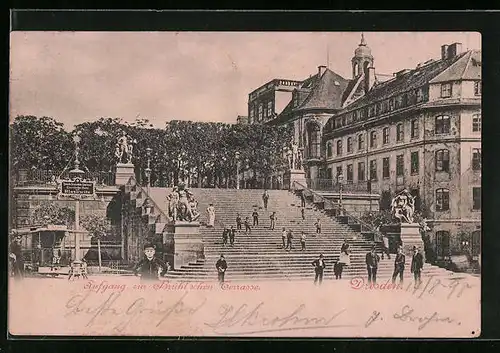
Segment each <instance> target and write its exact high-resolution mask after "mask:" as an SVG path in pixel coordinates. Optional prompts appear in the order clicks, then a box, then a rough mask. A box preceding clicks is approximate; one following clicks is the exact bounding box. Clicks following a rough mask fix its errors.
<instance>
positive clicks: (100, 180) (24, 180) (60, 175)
mask: <svg viewBox="0 0 500 353" xmlns="http://www.w3.org/2000/svg"><path fill="white" fill-rule="evenodd" d="M68 177H69V170H66V171H64V172H61V171H60V170H59V171H58V170H44V169H20V170H18V171H16V172H15V173H13V174H12V179H11V180H12V182H13V184H14V185H15V186H33V185H56V182H57V179H64V178H68ZM81 178H82V179H84V180H92V181H95V182H96V184H97V185H102V186H111V185H114V184H115V173H113V172H109V171H108V172H104V171H102V172H89V171H86V172H84V174H82V176H81Z"/></svg>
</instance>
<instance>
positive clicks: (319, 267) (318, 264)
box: [312, 254, 326, 284]
mask: <svg viewBox="0 0 500 353" xmlns="http://www.w3.org/2000/svg"><path fill="white" fill-rule="evenodd" d="M312 265H313V266H314V272H315V273H316V276H314V284H317V283H318V281H319V284H321V283H322V282H323V271H324V270H325V267H326V263H325V260H323V254H320V255H319V258H317V259H316V260H314V261H313V262H312Z"/></svg>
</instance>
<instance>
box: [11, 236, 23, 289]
mask: <svg viewBox="0 0 500 353" xmlns="http://www.w3.org/2000/svg"><path fill="white" fill-rule="evenodd" d="M21 239H22V237H21V236H20V235H17V236H16V237H15V238H14V241H13V242H12V243H11V244H10V253H9V258H10V262H11V266H12V267H11V268H12V274H13V276H14V278H16V279H21V278H23V276H24V260H23V254H22V251H21Z"/></svg>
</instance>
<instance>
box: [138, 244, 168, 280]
mask: <svg viewBox="0 0 500 353" xmlns="http://www.w3.org/2000/svg"><path fill="white" fill-rule="evenodd" d="M155 253H156V250H155V246H154V245H153V244H150V243H147V244H146V245H144V258H143V259H142V260H141V261H140V262H139V263H138V264H137V265H136V266H135V268H134V274H135V275H136V276H139V275H140V276H141V281H156V280H158V279H160V277H162V276H164V275H165V274H166V273H167V271H168V264H166V263H164V262H163V261H162V260H160V259H158V258H157V257H156V256H155Z"/></svg>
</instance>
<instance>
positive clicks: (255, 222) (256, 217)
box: [252, 209, 259, 227]
mask: <svg viewBox="0 0 500 353" xmlns="http://www.w3.org/2000/svg"><path fill="white" fill-rule="evenodd" d="M252 217H253V226H254V227H255V226H258V225H259V213H258V212H257V209H254V210H253V212H252Z"/></svg>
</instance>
